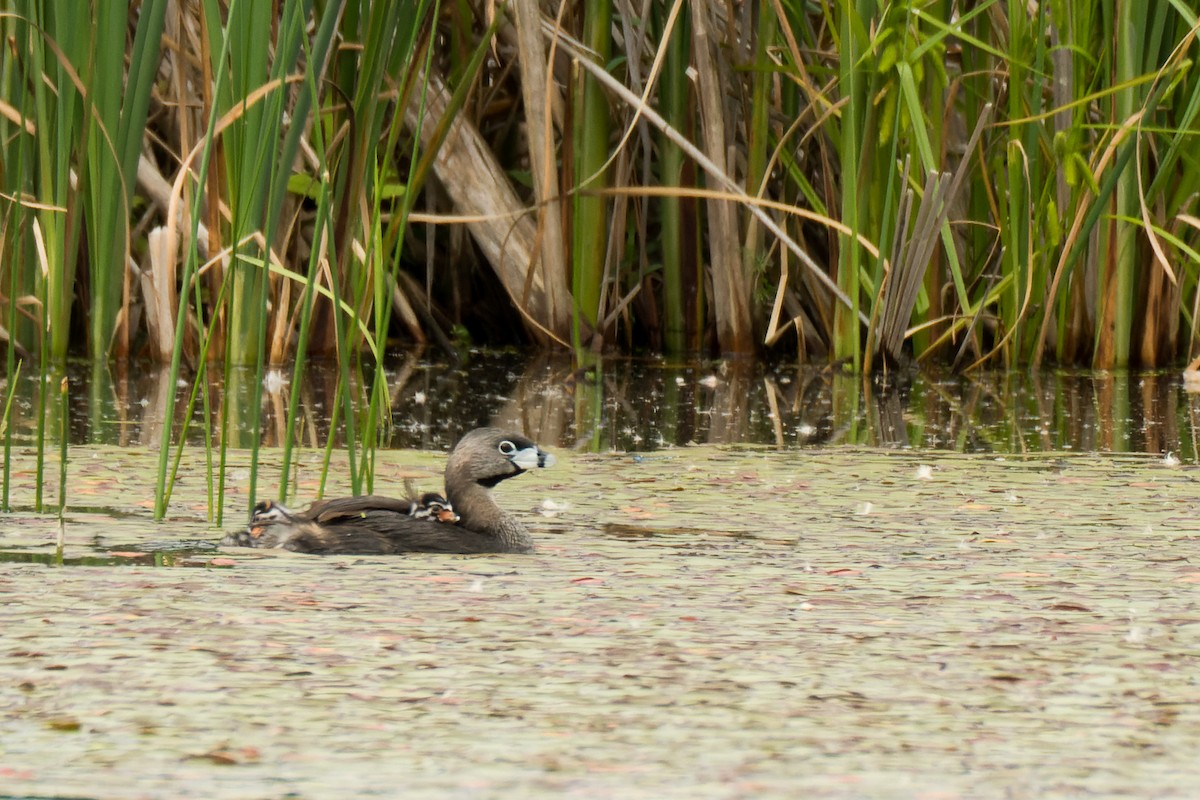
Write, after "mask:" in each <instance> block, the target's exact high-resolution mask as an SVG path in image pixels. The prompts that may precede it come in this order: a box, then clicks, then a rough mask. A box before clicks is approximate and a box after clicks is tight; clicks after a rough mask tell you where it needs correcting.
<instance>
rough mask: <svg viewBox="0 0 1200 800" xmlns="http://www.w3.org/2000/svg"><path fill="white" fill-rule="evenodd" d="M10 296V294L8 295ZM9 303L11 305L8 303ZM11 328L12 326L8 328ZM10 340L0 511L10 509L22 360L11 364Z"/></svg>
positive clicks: (1, 420)
mask: <svg viewBox="0 0 1200 800" xmlns="http://www.w3.org/2000/svg"><path fill="white" fill-rule="evenodd" d="M10 296H11V295H10ZM10 305H12V304H11V303H10ZM9 330H12V328H9ZM12 351H13V347H12V340H11V339H10V340H9V343H8V363H9V367H8V371H7V373H6V374H7V375H8V397H6V398H5V399H4V417H3V418H0V429H3V432H4V486H3V487H0V493H2V497H0V511H12V506H11V505H9V497H10V495H9V487H11V486H12V435H13V432H12V403H13V398H14V397H15V396H16V394H17V386H18V384H19V383H20V380H21V365H22V364H23V363H24V362H22V361H18V362H16V364H13V352H12Z"/></svg>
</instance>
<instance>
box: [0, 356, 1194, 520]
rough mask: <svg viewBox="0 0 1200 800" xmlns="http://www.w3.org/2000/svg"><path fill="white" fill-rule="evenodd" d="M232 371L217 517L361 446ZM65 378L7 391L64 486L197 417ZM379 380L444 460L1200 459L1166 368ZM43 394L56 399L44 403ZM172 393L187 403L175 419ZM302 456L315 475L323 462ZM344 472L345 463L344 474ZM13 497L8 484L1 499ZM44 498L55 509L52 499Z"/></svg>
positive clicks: (304, 398)
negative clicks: (1130, 455)
mask: <svg viewBox="0 0 1200 800" xmlns="http://www.w3.org/2000/svg"><path fill="white" fill-rule="evenodd" d="M231 374H232V375H233V376H234V379H233V380H231V381H230V382H229V383H225V381H224V379H223V376H222V372H221V371H220V370H213V371H211V372H209V373H208V392H209V394H210V396H211V397H212V399H213V412H212V413H213V414H214V416H216V415H217V414H218V413H219V414H220V415H221V416H223V417H224V419H225V422H224V425H223V427H222V426H217V427H216V428H214V429H213V430H212V431H211V438H209V433H207V432H206V431H204V430H203V428H208V427H209V423H208V421H207V420H205V419H204V418H203V412H202V411H199V410H193V411H192V415H193V425H192V429H191V432H190V433H189V439H188V442H187V447H186V449H185V450H184V451H180V452H181V453H183V455H182V457H183V458H185V459H187V461H188V462H189V464H192V465H197V464H199V465H202V466H203V471H204V472H205V473H206V474H207V480H208V481H210V483H211V486H212V498H211V503H212V504H213V505H214V508H213V511H214V518H215V515H216V512H217V511H219V509H218V508H217V507H216V506H217V505H218V504H220V503H222V502H223V501H222V492H221V487H222V481H223V480H224V481H225V482H228V481H231V480H232V481H235V482H236V484H237V490H238V494H239V496H241V495H243V494H244V491H245V488H246V486H248V485H249V478H250V476H252V475H253V476H254V477H256V478H258V479H259V485H260V487H261V492H260V493H261V494H262V495H264V496H266V495H283V494H288V495H290V494H292V492H293V491H294V489H295V486H296V481H297V477H296V475H295V474H294V471H293V472H291V473H289V472H288V470H285V469H283V467H284V466H285V465H287V464H289V463H294V462H295V460H296V458H297V455H296V454H298V453H300V452H301V448H303V450H304V451H305V452H307V453H308V454H312V453H313V452H314V451H315V452H317V453H320V452H321V451H323V450H324V451H325V452H327V453H329V454H330V455H332V454H333V453H334V451H338V452H340V451H342V450H343V449H344V448H345V447H346V444H347V440H346V431H345V429H344V428H341V427H339V426H337V425H336V419H335V417H334V411H335V410H336V408H337V407H338V405H339V402H340V401H339V400H338V394H339V391H338V385H339V381H340V376H339V374H338V370H336V369H332V368H323V367H320V366H313V365H309V369H308V370H307V372H306V374H307V379H306V380H305V382H304V384H303V385H302V386H300V387H297V386H296V385H295V384H294V383H292V381H291V378H290V373H289V372H288V371H286V370H280V371H279V372H278V375H277V376H272V377H271V378H270V379H269V380H268V381H267V382H266V384H265V385H264V386H263V388H262V392H261V400H257V402H260V403H261V407H260V409H259V414H258V419H260V420H261V424H260V426H259V429H258V430H252V429H251V420H253V419H254V415H253V414H251V411H252V409H251V404H252V403H253V402H256V397H257V392H256V387H254V386H253V385H252V384H251V381H252V380H253V371H252V370H244V371H241V372H238V371H236V370H235V371H233V372H232V373H231ZM68 377H69V379H70V380H69V383H68V384H67V387H68V389H69V392H68V393H65V394H64V393H63V391H62V384H59V386H58V387H57V388H58V389H59V391H54V388H55V387H54V384H51V386H49V387H46V386H45V383H44V381H39V380H36V379H33V378H30V377H29V376H26V377H25V378H24V379H19V378H18V380H14V381H11V382H10V383H9V385H8V387H6V392H5V400H4V403H5V405H4V408H5V418H6V429H5V430H4V438H5V441H6V447H8V448H9V450H10V452H11V449H12V448H13V447H21V446H30V447H32V448H34V449H36V450H39V451H40V452H41V453H42V458H41V459H40V463H41V464H42V467H40V469H43V470H45V471H47V472H49V473H50V475H53V472H52V470H53V469H54V462H55V458H56V457H57V458H58V459H59V463H60V465H61V463H62V460H63V459H64V458H66V457H67V456H68V455H69V453H68V452H67V451H66V450H65V449H64V447H63V445H64V443H69V442H70V441H76V442H89V443H112V444H118V445H122V446H139V447H145V448H149V449H155V448H159V447H162V446H164V444H165V442H166V441H167V431H168V430H170V429H176V430H178V429H179V426H180V423H181V417H182V415H183V414H184V413H186V411H187V408H188V406H187V403H186V402H185V400H184V398H183V397H181V396H180V393H177V392H170V391H168V385H169V380H170V373H169V370H167V369H165V368H162V369H160V368H154V369H148V370H146V369H143V370H137V369H129V368H120V369H116V370H112V371H110V370H109V369H107V368H101V369H92V368H87V369H84V370H82V371H79V370H76V371H73V372H71V373H69V374H68ZM383 378H385V379H386V387H387V391H388V396H387V400H386V405H387V406H388V407H389V408H390V417H389V427H388V429H387V431H388V433H387V438H385V439H381V440H380V443H379V444H380V446H382V447H401V448H419V449H425V450H448V449H449V448H450V447H451V446H452V445H453V443H454V442H455V441H456V440H457V439H458V438H459V436H461V435H462V433H463V432H465V431H466V430H469V429H471V428H473V427H476V426H478V425H483V424H497V425H503V426H505V427H512V428H517V429H520V430H523V431H525V432H527V433H528V434H529V435H531V436H533V437H534V438H536V439H537V440H539V441H541V442H543V443H545V444H547V445H550V446H555V447H564V448H569V449H573V450H580V451H590V452H611V451H646V450H654V449H659V448H663V447H676V446H686V445H688V444H689V443H715V444H738V443H752V444H767V445H772V446H774V447H777V448H797V447H799V448H803V447H820V446H846V445H851V446H869V447H885V448H895V447H909V446H912V447H917V448H936V449H948V450H955V451H963V452H994V453H1032V452H1044V451H1064V450H1065V451H1096V450H1099V451H1113V452H1145V453H1152V454H1156V455H1158V454H1163V453H1165V452H1166V451H1173V452H1175V453H1176V454H1177V455H1179V456H1180V457H1181V458H1182V459H1183V460H1184V461H1189V460H1195V459H1196V454H1197V440H1198V438H1200V434H1198V430H1200V399H1197V398H1196V397H1195V396H1193V395H1188V394H1186V393H1183V392H1181V391H1180V386H1179V383H1178V381H1176V380H1175V379H1174V377H1173V376H1167V375H1161V374H1152V373H1148V374H1143V375H1125V374H1120V373H1100V374H1094V373H1071V372H1065V371H1058V372H1039V373H1033V374H1019V373H1003V372H997V373H979V374H975V375H972V376H969V377H962V376H954V375H950V374H938V373H933V372H909V373H905V374H902V375H896V374H893V375H892V376H891V377H890V379H889V381H888V382H887V383H883V382H880V381H864V380H862V379H861V378H859V377H856V376H852V375H847V374H844V373H838V372H833V371H829V370H822V369H815V368H801V367H794V366H788V367H784V366H780V367H774V368H768V367H764V366H763V365H761V364H755V363H753V362H749V361H738V362H710V363H687V364H671V363H664V362H660V361H652V360H651V361H646V360H633V359H606V360H603V361H599V362H597V364H595V365H593V367H592V368H590V369H587V370H579V369H576V368H574V366H573V364H572V363H571V361H570V360H569V359H566V358H562V357H557V356H553V355H542V356H538V357H536V358H533V359H529V360H522V359H520V358H519V357H516V356H511V355H504V354H479V355H478V356H477V358H476V361H475V362H474V363H470V364H467V365H466V366H451V365H447V364H438V363H430V362H428V361H425V360H424V359H423V357H422V354H421V353H420V352H412V353H405V354H403V355H401V356H400V357H399V358H398V359H397V360H395V361H394V363H393V364H392V365H390V366H389V367H388V368H387V370H386V371H385V373H384V375H383ZM897 378H899V379H897ZM39 389H48V391H44V394H43V395H42V396H41V397H40V398H39ZM293 392H299V395H298V396H297V397H295V398H294V400H295V407H296V409H297V411H296V414H297V418H296V420H295V422H294V423H293V424H292V426H291V430H292V431H293V437H294V439H295V442H294V444H295V445H296V449H295V450H293V451H292V454H288V455H285V453H284V450H283V447H282V445H283V444H284V437H285V436H286V432H287V430H288V429H289V426H288V422H287V410H288V409H289V408H290V407H291V404H292V401H293ZM351 394H352V396H353V398H354V403H355V404H356V405H355V408H356V409H357V410H356V412H355V413H359V414H362V413H364V412H363V408H364V407H365V405H366V403H367V402H368V400H369V389H368V388H367V386H366V385H365V384H364V385H361V386H360V385H359V384H357V383H356V385H355V386H354V387H352V391H351ZM171 398H174V399H175V403H174V406H171V407H169V401H170V399H171ZM39 402H41V403H44V410H42V408H43V406H42V405H39ZM39 428H40V429H41V430H42V437H41V438H40V439H39V438H38V430H39ZM380 430H384V429H383V428H382V427H381V428H380ZM222 439H224V440H225V445H226V447H227V449H228V451H229V453H230V455H229V456H228V457H227V458H226V467H225V469H224V475H222V470H221V463H220V460H219V459H218V458H216V457H215V456H216V451H215V450H214V457H213V458H212V459H211V461H208V462H207V463H206V459H205V456H204V455H203V448H204V447H205V446H206V442H207V443H208V445H207V446H209V447H217V446H219V445H220V444H221V442H222ZM255 439H257V440H258V442H259V443H260V445H261V446H262V447H264V448H271V449H272V452H271V453H270V454H269V455H266V456H264V461H265V466H258V467H256V466H255V464H254V463H253V460H252V459H249V458H248V456H247V451H248V449H249V446H250V445H251V444H252V443H253V442H254V440H255ZM56 444H57V447H56V446H55V445H56ZM360 448H361V444H360ZM56 450H57V453H56ZM360 452H361V449H360ZM305 458H306V460H309V461H310V463H312V462H311V455H306V456H305ZM289 459H290V461H289ZM320 462H321V459H320V458H319V457H318V458H317V462H316V463H317V465H316V466H315V467H313V468H307V467H306V470H307V472H306V476H312V475H313V474H316V473H314V469H315V470H317V471H320V470H321V469H322V467H321V466H320ZM345 462H346V459H345V458H344V457H341V456H339V457H338V458H335V459H332V460H331V462H330V463H340V464H344V463H345ZM342 468H343V467H339V469H342ZM192 472H193V474H195V470H194V469H193V470H192ZM306 480H307V478H306ZM265 481H271V483H267V482H265ZM285 481H286V485H285V484H284V482H285ZM37 484H38V485H39V486H41V485H43V484H44V485H46V487H47V494H48V495H49V494H51V493H52V492H53V491H54V479H53V478H51V479H50V480H49V481H43V480H41V479H40V478H39V480H38V481H37ZM8 485H9V479H8V477H6V480H5V489H7V487H8ZM285 488H286V489H287V490H288V491H287V492H284V489H285ZM381 488H382V489H383V490H385V491H388V490H389V489H387V488H386V487H381ZM57 498H58V502H59V503H60V504H62V503H65V502H66V500H67V499H68V498H67V496H66V488H65V484H64V483H63V482H62V479H61V472H60V474H59V485H58V494H57ZM5 502H6V503H7V500H5ZM36 502H41V503H43V504H45V503H46V499H45V498H42V497H38V498H37V499H36ZM49 502H50V503H51V504H53V500H51V501H49ZM51 507H53V505H51ZM241 510H243V509H238V511H239V513H240V511H241Z"/></svg>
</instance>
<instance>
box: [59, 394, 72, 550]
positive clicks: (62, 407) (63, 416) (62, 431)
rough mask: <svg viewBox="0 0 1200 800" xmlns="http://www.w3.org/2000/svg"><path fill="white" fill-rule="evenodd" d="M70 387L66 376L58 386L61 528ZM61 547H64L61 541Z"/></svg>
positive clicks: (64, 491) (68, 427)
mask: <svg viewBox="0 0 1200 800" xmlns="http://www.w3.org/2000/svg"><path fill="white" fill-rule="evenodd" d="M69 386H70V381H69V380H68V378H67V376H66V375H64V376H63V377H62V380H61V381H59V384H58V419H59V426H58V522H59V525H60V526H61V525H62V521H63V515H64V513H65V512H66V510H67V448H68V445H69V443H70V438H71V406H70V397H69V391H68V390H69ZM60 529H61V528H60ZM59 546H60V547H61V546H62V543H61V541H60V542H59Z"/></svg>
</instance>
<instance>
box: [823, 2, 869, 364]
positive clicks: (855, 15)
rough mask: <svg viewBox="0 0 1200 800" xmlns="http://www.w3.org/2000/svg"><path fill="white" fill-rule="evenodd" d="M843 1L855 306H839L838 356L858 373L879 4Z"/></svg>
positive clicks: (842, 276)
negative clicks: (872, 41) (873, 44)
mask: <svg viewBox="0 0 1200 800" xmlns="http://www.w3.org/2000/svg"><path fill="white" fill-rule="evenodd" d="M838 5H839V8H838V12H839V13H838V17H839V26H838V32H839V36H840V42H839V45H840V48H841V50H840V54H839V58H838V73H839V90H840V93H841V97H842V99H843V100H844V105H843V106H842V113H841V139H840V142H839V150H840V153H839V156H840V163H841V169H842V186H841V188H842V223H843V224H844V225H846V227H847V228H849V229H850V235H849V236H842V237H840V238H839V242H840V245H841V246H840V247H839V252H838V270H837V279H838V288H840V289H841V290H842V291H843V292H844V293H845V294H846V296H847V297H849V298H850V300H851V302H852V307H850V308H847V307H845V306H843V305H841V304H838V305H837V306H836V308H835V309H834V322H833V356H834V358H835V359H837V360H838V361H844V362H848V363H849V364H850V366H852V368H853V371H854V372H858V371H859V370H860V369H861V366H862V351H861V349H860V345H861V339H860V337H859V322H858V314H859V270H860V269H861V268H862V250H861V248H860V247H859V245H858V243H857V237H858V234H859V233H860V230H861V219H860V218H861V214H860V209H861V208H862V204H863V202H864V200H865V198H864V197H863V196H862V195H861V194H860V187H861V176H860V173H859V162H860V159H861V158H862V157H863V155H864V154H865V153H866V152H867V142H866V138H865V136H864V132H863V124H864V121H865V120H866V118H867V113H868V110H869V105H870V98H869V97H868V96H867V81H866V78H865V75H864V74H863V73H864V68H863V66H862V63H861V62H862V60H863V58H864V55H865V47H864V42H863V41H862V37H864V36H865V35H866V27H865V25H864V20H867V19H870V17H871V16H872V15H873V14H874V13H875V3H874V1H873V0H853V2H850V0H846V1H845V2H842V3H839V4H838Z"/></svg>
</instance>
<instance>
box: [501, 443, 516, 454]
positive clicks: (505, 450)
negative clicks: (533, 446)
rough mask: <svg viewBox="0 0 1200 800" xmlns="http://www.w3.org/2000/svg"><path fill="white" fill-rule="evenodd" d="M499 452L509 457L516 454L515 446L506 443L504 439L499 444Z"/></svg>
mask: <svg viewBox="0 0 1200 800" xmlns="http://www.w3.org/2000/svg"><path fill="white" fill-rule="evenodd" d="M500 452H501V453H502V454H503V455H506V456H511V455H512V454H513V453H515V452H517V446H516V445H515V444H513V443H512V442H510V441H508V440H507V439H505V440H504V441H503V442H501V443H500Z"/></svg>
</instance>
